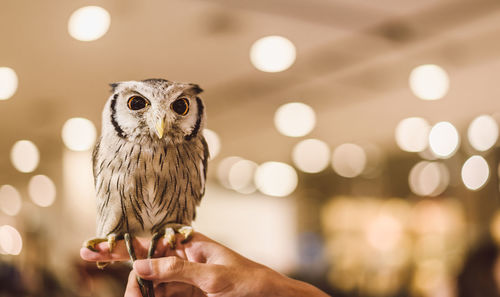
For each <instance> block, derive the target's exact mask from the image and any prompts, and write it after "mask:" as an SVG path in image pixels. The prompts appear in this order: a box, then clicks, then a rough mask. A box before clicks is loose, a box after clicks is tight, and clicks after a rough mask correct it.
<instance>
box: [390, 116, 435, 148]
mask: <svg viewBox="0 0 500 297" xmlns="http://www.w3.org/2000/svg"><path fill="white" fill-rule="evenodd" d="M430 129H431V127H430V125H429V123H428V122H427V121H426V120H425V119H423V118H419V117H411V118H406V119H404V120H402V121H401V122H399V123H398V125H397V127H396V143H397V144H398V146H399V147H400V148H401V149H402V150H403V151H407V152H422V151H424V150H425V149H426V148H427V145H428V143H429V131H430Z"/></svg>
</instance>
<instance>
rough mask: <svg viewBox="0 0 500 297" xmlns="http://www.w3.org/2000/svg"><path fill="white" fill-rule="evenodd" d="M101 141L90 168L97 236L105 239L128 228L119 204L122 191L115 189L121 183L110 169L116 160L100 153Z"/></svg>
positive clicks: (111, 156) (117, 175)
mask: <svg viewBox="0 0 500 297" xmlns="http://www.w3.org/2000/svg"><path fill="white" fill-rule="evenodd" d="M102 140H103V139H102V137H101V138H99V140H98V141H97V143H96V145H95V147H94V151H93V152H92V167H93V173H94V181H95V190H96V196H97V236H99V237H106V236H108V235H109V234H111V233H115V234H122V233H123V230H125V229H126V228H127V227H128V226H127V221H126V218H125V216H124V215H123V211H124V210H123V208H122V203H121V197H122V196H123V189H117V188H115V187H116V185H120V184H123V182H122V183H120V175H119V174H117V172H113V169H110V168H113V166H110V164H111V163H112V161H116V159H115V158H114V156H113V155H109V154H107V153H106V151H102ZM120 190H122V191H120Z"/></svg>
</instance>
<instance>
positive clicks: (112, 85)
mask: <svg viewBox="0 0 500 297" xmlns="http://www.w3.org/2000/svg"><path fill="white" fill-rule="evenodd" d="M119 85H120V83H111V84H109V86H110V87H111V93H114V92H115V90H116V87H118V86H119Z"/></svg>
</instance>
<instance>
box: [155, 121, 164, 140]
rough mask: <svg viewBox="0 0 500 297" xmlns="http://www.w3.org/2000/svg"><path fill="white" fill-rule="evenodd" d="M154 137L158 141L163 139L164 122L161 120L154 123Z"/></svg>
mask: <svg viewBox="0 0 500 297" xmlns="http://www.w3.org/2000/svg"><path fill="white" fill-rule="evenodd" d="M155 128H156V135H157V136H158V138H159V139H162V138H163V133H164V132H165V121H164V120H163V119H161V120H158V121H157V122H156V127H155Z"/></svg>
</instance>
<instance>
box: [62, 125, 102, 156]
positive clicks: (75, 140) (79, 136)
mask: <svg viewBox="0 0 500 297" xmlns="http://www.w3.org/2000/svg"><path fill="white" fill-rule="evenodd" d="M62 139H63V142H64V144H65V145H66V147H68V148H69V149H70V150H73V151H86V150H89V149H91V148H92V146H93V145H94V142H95V139H96V129H95V126H94V124H93V123H92V122H91V121H89V120H87V119H84V118H71V119H69V120H67V121H66V123H64V126H63V128H62Z"/></svg>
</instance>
